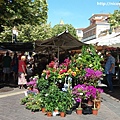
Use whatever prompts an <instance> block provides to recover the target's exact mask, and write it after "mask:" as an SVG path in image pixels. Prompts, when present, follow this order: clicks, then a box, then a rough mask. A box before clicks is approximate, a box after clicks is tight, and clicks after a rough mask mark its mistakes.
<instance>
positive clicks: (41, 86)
mask: <svg viewBox="0 0 120 120" xmlns="http://www.w3.org/2000/svg"><path fill="white" fill-rule="evenodd" d="M48 87H49V83H48V80H45V79H44V78H43V77H41V78H39V79H38V81H37V88H38V89H39V90H40V91H42V90H44V89H47V88H48Z"/></svg>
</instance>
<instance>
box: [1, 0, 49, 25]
mask: <svg viewBox="0 0 120 120" xmlns="http://www.w3.org/2000/svg"><path fill="white" fill-rule="evenodd" d="M47 11H48V8H47V2H46V0H34V1H31V0H14V1H13V2H11V3H10V2H7V1H6V2H2V3H1V5H0V16H1V17H0V25H5V26H14V25H19V24H30V25H35V24H43V23H46V22H47ZM8 18H9V19H8Z"/></svg>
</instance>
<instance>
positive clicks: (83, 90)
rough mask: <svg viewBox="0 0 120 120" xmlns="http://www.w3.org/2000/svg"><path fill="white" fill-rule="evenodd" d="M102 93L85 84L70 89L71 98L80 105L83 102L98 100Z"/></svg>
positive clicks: (98, 89) (100, 90)
mask: <svg viewBox="0 0 120 120" xmlns="http://www.w3.org/2000/svg"><path fill="white" fill-rule="evenodd" d="M102 92H103V90H102V89H100V88H96V87H94V86H92V85H86V84H78V85H76V86H74V88H73V89H72V94H73V97H74V99H75V101H76V102H79V103H81V102H82V101H83V100H88V99H91V100H94V99H98V98H99V97H100V94H101V93H102ZM79 107H80V106H79Z"/></svg>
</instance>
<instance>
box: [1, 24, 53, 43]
mask: <svg viewBox="0 0 120 120" xmlns="http://www.w3.org/2000/svg"><path fill="white" fill-rule="evenodd" d="M4 29H5V31H3V32H1V34H0V41H2V42H8V41H9V42H12V39H13V38H12V28H10V27H7V26H5V27H4ZM17 30H18V36H17V41H18V42H33V41H36V40H41V41H42V40H45V39H48V38H50V37H52V34H51V33H52V28H51V26H50V24H42V25H32V26H31V25H30V24H25V25H19V26H17Z"/></svg>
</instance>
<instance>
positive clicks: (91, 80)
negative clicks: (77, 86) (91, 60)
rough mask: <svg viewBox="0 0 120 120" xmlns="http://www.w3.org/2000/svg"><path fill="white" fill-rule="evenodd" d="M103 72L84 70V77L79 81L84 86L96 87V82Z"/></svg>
mask: <svg viewBox="0 0 120 120" xmlns="http://www.w3.org/2000/svg"><path fill="white" fill-rule="evenodd" d="M102 75H103V72H102V71H100V70H94V69H91V68H85V75H84V76H80V81H81V82H82V83H84V84H88V85H93V86H95V87H96V86H97V85H98V80H99V79H100V78H101V77H102Z"/></svg>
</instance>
